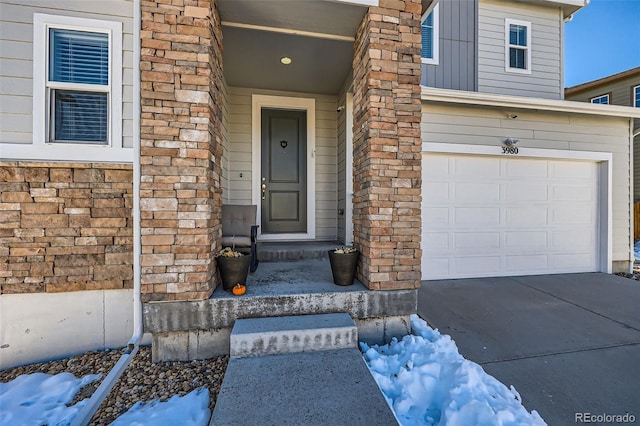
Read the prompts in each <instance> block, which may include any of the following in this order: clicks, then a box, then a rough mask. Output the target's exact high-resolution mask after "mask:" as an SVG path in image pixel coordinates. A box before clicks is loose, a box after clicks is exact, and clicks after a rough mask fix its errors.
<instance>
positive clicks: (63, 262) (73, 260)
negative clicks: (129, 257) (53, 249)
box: [55, 254, 104, 267]
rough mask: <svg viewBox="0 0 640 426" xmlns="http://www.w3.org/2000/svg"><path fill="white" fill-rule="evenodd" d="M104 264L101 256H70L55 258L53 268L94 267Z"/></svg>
mask: <svg viewBox="0 0 640 426" xmlns="http://www.w3.org/2000/svg"><path fill="white" fill-rule="evenodd" d="M101 264H104V255H101V254H71V255H61V256H56V258H55V266H56V267H58V266H94V265H101Z"/></svg>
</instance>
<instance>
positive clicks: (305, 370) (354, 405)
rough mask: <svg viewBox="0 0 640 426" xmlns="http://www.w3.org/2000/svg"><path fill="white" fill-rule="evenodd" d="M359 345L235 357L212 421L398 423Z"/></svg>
mask: <svg viewBox="0 0 640 426" xmlns="http://www.w3.org/2000/svg"><path fill="white" fill-rule="evenodd" d="M397 424H398V423H397V421H396V420H395V416H394V415H393V412H392V411H391V409H390V408H389V406H388V405H387V402H386V401H385V399H384V396H383V395H382V392H380V389H379V388H378V385H377V384H376V383H375V381H374V379H373V376H371V373H370V372H369V370H368V369H367V366H366V365H365V363H364V361H363V359H362V354H361V353H360V351H358V350H357V349H355V348H351V349H339V350H327V351H317V352H305V353H295V354H281V355H267V356H256V357H247V358H231V360H230V361H229V365H228V366H227V372H226V373H225V377H224V381H223V383H222V388H221V390H220V394H219V396H218V400H217V402H216V406H215V409H214V411H213V416H212V418H211V423H210V425H212V426H251V425H260V426H262V425H291V426H299V425H318V426H327V425H331V426H333V425H336V426H337V425H345V426H347V425H348V426H356V425H357V426H369V425H371V426H378V425H379V426H390V425H397Z"/></svg>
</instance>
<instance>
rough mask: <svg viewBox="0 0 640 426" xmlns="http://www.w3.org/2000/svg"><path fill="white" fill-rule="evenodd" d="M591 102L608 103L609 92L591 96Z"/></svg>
mask: <svg viewBox="0 0 640 426" xmlns="http://www.w3.org/2000/svg"><path fill="white" fill-rule="evenodd" d="M591 103H592V104H601V105H609V94H608V93H607V94H606V95H600V96H595V97H593V98H591Z"/></svg>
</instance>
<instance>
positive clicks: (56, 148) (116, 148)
mask: <svg viewBox="0 0 640 426" xmlns="http://www.w3.org/2000/svg"><path fill="white" fill-rule="evenodd" d="M49 28H62V29H69V30H78V31H92V32H102V33H107V34H108V35H109V53H110V55H109V56H110V64H109V79H110V80H109V81H110V85H111V92H110V97H109V119H108V125H109V138H108V143H107V145H97V144H80V143H47V142H46V141H47V139H48V138H47V120H48V117H47V115H48V111H49V107H48V105H47V96H46V93H47V90H46V79H47V73H48V57H49V56H48V34H49ZM122 51H123V49H122V23H121V22H117V21H103V20H97V19H84V18H75V17H69V16H60V15H48V14H42V13H35V14H34V25H33V143H32V144H2V155H1V157H2V158H7V159H9V158H11V159H22V160H43V161H47V160H54V161H80V162H83V161H94V162H131V161H132V160H133V150H132V149H131V148H124V147H123V145H122V144H123V140H122V89H123V85H122Z"/></svg>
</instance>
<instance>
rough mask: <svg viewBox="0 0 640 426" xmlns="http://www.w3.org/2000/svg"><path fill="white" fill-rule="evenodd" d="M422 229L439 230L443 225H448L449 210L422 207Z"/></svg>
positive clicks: (445, 208)
mask: <svg viewBox="0 0 640 426" xmlns="http://www.w3.org/2000/svg"><path fill="white" fill-rule="evenodd" d="M422 217H423V218H424V219H426V221H425V220H424V219H423V221H422V223H423V225H422V229H423V230H424V231H427V230H430V229H441V227H442V226H443V225H449V208H447V207H424V205H423V207H422ZM425 223H426V225H425Z"/></svg>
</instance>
